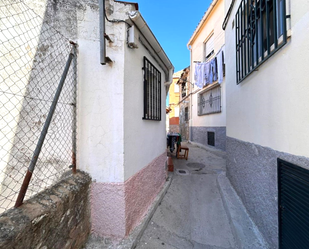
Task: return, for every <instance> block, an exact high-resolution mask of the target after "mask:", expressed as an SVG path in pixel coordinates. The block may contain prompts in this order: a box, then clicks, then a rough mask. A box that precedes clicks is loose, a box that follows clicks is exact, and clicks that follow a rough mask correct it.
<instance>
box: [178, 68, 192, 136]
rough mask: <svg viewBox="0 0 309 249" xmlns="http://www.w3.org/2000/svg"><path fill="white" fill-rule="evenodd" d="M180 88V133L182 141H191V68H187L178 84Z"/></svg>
mask: <svg viewBox="0 0 309 249" xmlns="http://www.w3.org/2000/svg"><path fill="white" fill-rule="evenodd" d="M177 84H178V85H179V88H180V95H179V110H180V113H179V130H180V131H179V132H180V134H181V137H182V140H189V136H190V126H189V122H190V119H191V105H190V103H191V98H192V97H191V93H192V92H191V91H192V83H191V81H190V67H187V68H185V69H184V70H183V71H182V73H181V75H180V78H179V80H178V82H177Z"/></svg>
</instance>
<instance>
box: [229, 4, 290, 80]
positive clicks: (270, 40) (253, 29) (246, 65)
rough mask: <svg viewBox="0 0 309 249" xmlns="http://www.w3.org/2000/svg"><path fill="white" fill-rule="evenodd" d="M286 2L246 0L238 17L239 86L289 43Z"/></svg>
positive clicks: (237, 14) (237, 74) (237, 62)
mask: <svg viewBox="0 0 309 249" xmlns="http://www.w3.org/2000/svg"><path fill="white" fill-rule="evenodd" d="M285 4H286V1H285V0H242V1H241V3H240V6H239V8H238V11H237V12H236V16H235V26H236V29H235V30H236V76H237V84H238V83H240V82H241V81H242V80H244V79H245V78H246V77H247V76H248V75H250V74H251V73H252V72H253V71H254V70H255V69H256V68H257V67H259V66H260V65H261V64H262V63H264V62H265V61H266V60H267V59H268V58H269V57H270V56H272V55H273V54H274V53H275V52H277V51H278V50H279V49H280V48H281V47H283V46H284V45H285V44H286V42H287V32H286V5H285Z"/></svg>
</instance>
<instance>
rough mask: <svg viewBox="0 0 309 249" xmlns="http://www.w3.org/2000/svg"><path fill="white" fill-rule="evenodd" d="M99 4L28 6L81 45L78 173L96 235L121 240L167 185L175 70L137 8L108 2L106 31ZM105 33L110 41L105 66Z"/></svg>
mask: <svg viewBox="0 0 309 249" xmlns="http://www.w3.org/2000/svg"><path fill="white" fill-rule="evenodd" d="M100 3H101V4H102V3H103V2H102V1H101V2H100V1H92V0H91V1H67V2H65V3H62V2H61V3H58V2H51V1H44V0H42V1H37V2H32V1H28V2H27V4H28V5H29V6H31V7H32V8H33V9H34V10H35V11H37V12H38V13H39V14H41V15H42V17H43V18H44V19H45V20H48V22H49V23H50V24H53V26H54V27H55V28H57V29H58V30H59V31H60V32H62V33H63V34H64V35H65V36H66V37H68V38H70V39H72V40H73V41H75V42H76V43H77V44H78V56H77V60H78V61H77V64H78V66H77V79H78V96H77V168H78V169H80V170H83V171H86V172H88V173H89V174H90V176H91V177H92V179H93V183H92V190H91V193H90V195H91V217H92V220H91V223H92V233H93V234H95V235H98V236H101V237H116V238H122V237H124V236H126V235H128V234H129V232H130V231H131V230H132V229H133V228H134V227H135V226H136V225H137V224H139V222H140V221H141V219H142V217H143V216H144V215H145V214H146V212H147V211H148V208H149V206H150V205H151V203H152V201H153V199H154V198H155V197H156V195H157V194H158V193H159V191H160V190H161V187H162V186H163V184H164V182H165V180H166V169H165V162H166V132H165V121H166V120H165V119H166V115H165V98H166V94H167V90H168V88H169V85H170V83H171V82H172V76H173V71H174V67H173V65H172V64H171V62H170V60H169V58H168V57H167V55H166V54H165V52H164V50H163V49H162V47H161V46H160V44H159V42H158V41H157V39H156V38H155V36H154V34H153V33H152V31H151V30H150V28H149V27H148V25H147V24H146V23H145V21H144V19H143V17H142V16H141V14H140V12H139V11H138V4H137V3H128V2H123V1H114V0H106V1H105V10H104V11H103V13H104V12H105V13H104V14H105V17H103V18H105V30H103V31H102V27H100V18H102V15H101V17H100V6H99V5H100ZM100 30H101V31H100ZM100 32H104V33H105V34H106V35H107V36H108V37H109V38H110V40H111V41H109V40H108V39H105V41H106V57H108V58H109V59H110V60H111V61H109V60H106V62H107V63H106V64H105V65H101V60H100V44H101V43H100V41H101V40H102V39H101V38H100ZM100 39H101V40H100Z"/></svg>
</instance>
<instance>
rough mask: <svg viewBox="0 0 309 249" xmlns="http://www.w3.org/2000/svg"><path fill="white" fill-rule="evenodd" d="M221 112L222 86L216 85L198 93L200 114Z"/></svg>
mask: <svg viewBox="0 0 309 249" xmlns="http://www.w3.org/2000/svg"><path fill="white" fill-rule="evenodd" d="M219 112H221V87H220V85H219V86H216V87H214V88H212V89H210V90H208V91H205V92H202V93H200V94H199V95H198V115H199V116H200V115H206V114H211V113H219Z"/></svg>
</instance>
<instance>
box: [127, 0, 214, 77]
mask: <svg viewBox="0 0 309 249" xmlns="http://www.w3.org/2000/svg"><path fill="white" fill-rule="evenodd" d="M132 2H137V3H138V5H139V11H140V13H141V14H142V16H143V17H144V19H145V21H146V22H147V24H148V26H149V27H150V29H151V30H152V32H153V33H154V35H155V36H156V38H157V39H158V41H159V43H160V44H161V46H162V47H163V49H164V51H165V53H166V54H167V56H168V57H169V59H170V60H171V62H172V63H173V65H174V67H175V72H177V71H180V70H182V69H184V68H186V67H187V66H189V65H190V52H189V50H188V49H187V43H188V41H189V39H190V38H191V36H192V34H193V32H194V30H195V28H196V27H197V25H198V23H199V22H200V20H201V19H202V17H203V15H204V13H205V11H206V10H207V9H208V7H209V5H210V3H211V0H192V1H184V0H165V1H163V0H135V1H132Z"/></svg>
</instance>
